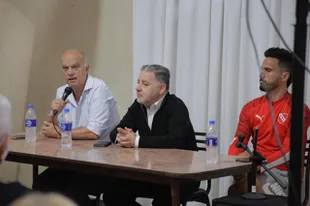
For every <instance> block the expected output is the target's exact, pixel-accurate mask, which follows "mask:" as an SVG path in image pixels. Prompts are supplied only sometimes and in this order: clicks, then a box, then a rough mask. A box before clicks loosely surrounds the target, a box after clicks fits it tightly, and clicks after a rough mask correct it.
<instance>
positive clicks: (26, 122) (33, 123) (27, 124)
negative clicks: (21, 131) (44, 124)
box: [25, 119, 37, 127]
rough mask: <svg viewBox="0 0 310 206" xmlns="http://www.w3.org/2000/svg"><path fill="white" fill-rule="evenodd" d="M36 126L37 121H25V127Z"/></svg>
mask: <svg viewBox="0 0 310 206" xmlns="http://www.w3.org/2000/svg"><path fill="white" fill-rule="evenodd" d="M36 126H37V120H35V119H26V120H25V127H36Z"/></svg>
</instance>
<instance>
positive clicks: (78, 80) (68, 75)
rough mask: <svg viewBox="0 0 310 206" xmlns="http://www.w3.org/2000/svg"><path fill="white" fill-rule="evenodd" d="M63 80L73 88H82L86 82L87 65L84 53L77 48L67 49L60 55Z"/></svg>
mask: <svg viewBox="0 0 310 206" xmlns="http://www.w3.org/2000/svg"><path fill="white" fill-rule="evenodd" d="M61 63H62V69H63V72H64V75H65V81H66V82H67V84H68V85H69V86H71V87H72V88H73V90H75V89H79V90H80V89H83V88H84V85H85V83H86V79H87V74H88V72H89V65H88V63H87V58H86V55H85V54H84V53H83V52H80V51H78V50H67V51H65V52H64V53H63V55H62V57H61Z"/></svg>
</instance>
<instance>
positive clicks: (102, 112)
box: [33, 50, 119, 203]
mask: <svg viewBox="0 0 310 206" xmlns="http://www.w3.org/2000/svg"><path fill="white" fill-rule="evenodd" d="M61 62H62V70H63V73H64V77H65V80H66V82H67V84H66V85H64V86H62V87H59V88H58V89H57V94H56V99H55V100H54V101H53V102H52V105H51V109H52V111H51V113H50V118H49V120H48V121H46V122H44V125H43V127H42V133H43V134H44V135H45V136H46V137H50V138H60V129H59V126H58V125H59V123H58V121H56V124H55V125H56V129H57V130H58V132H57V131H56V130H55V129H54V127H53V124H52V121H53V113H54V112H55V111H56V112H57V113H58V114H60V115H59V117H58V120H59V121H61V119H62V114H63V113H62V110H63V108H64V107H65V104H66V103H68V104H69V105H67V106H66V107H69V108H70V112H71V115H72V120H73V122H72V128H73V129H72V139H76V140H78V139H94V140H95V139H98V138H100V139H105V140H107V141H110V140H109V134H110V132H111V130H112V129H113V128H114V127H115V126H116V125H117V124H118V123H119V114H118V110H117V105H116V101H115V99H114V97H113V96H112V93H111V91H110V89H109V87H108V86H107V85H106V84H105V83H104V81H103V80H100V79H97V78H95V77H92V76H91V75H89V74H88V72H89V69H90V68H89V65H88V63H87V59H86V56H85V54H84V53H83V52H79V51H76V50H68V51H66V52H64V54H63V55H62V58H61ZM68 86H70V87H71V88H72V89H73V93H72V94H70V95H69V96H68V99H67V100H66V101H64V100H63V99H61V97H62V95H63V93H64V90H65V88H66V87H68ZM73 176H74V173H73V172H69V171H64V170H58V169H54V168H48V169H47V170H45V171H44V172H43V173H41V174H40V175H39V176H38V177H37V178H36V179H35V181H34V184H33V189H35V190H40V191H59V192H63V191H64V190H67V189H66V188H68V185H66V183H67V182H68V181H69V179H70V178H72V177H73ZM74 190H75V191H76V193H78V188H74ZM69 193H71V194H70V196H71V198H73V199H74V200H76V201H77V202H78V203H79V200H80V201H83V200H82V199H84V200H85V201H87V200H88V196H87V195H84V196H82V195H79V194H75V192H73V191H71V192H69Z"/></svg>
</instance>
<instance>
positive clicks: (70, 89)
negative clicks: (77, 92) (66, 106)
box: [53, 87, 73, 116]
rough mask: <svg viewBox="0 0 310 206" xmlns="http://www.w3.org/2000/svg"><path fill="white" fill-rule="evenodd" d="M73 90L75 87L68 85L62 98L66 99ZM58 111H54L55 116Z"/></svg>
mask: <svg viewBox="0 0 310 206" xmlns="http://www.w3.org/2000/svg"><path fill="white" fill-rule="evenodd" d="M72 92H73V89H72V88H71V87H66V89H65V91H64V93H63V95H62V97H61V99H63V100H64V101H65V100H66V99H67V98H68V96H69V95H70V94H71V93H72ZM57 112H58V111H56V110H55V111H54V112H53V116H56V114H57Z"/></svg>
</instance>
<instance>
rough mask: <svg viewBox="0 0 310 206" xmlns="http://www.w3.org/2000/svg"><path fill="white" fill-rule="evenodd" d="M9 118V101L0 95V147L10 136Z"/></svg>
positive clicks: (10, 123)
mask: <svg viewBox="0 0 310 206" xmlns="http://www.w3.org/2000/svg"><path fill="white" fill-rule="evenodd" d="M11 118H12V117H11V104H10V101H9V100H8V98H6V97H5V96H3V95H1V94H0V146H1V144H2V143H3V142H4V141H5V139H6V138H7V137H8V136H9V135H10V134H11V126H12V122H11Z"/></svg>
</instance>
